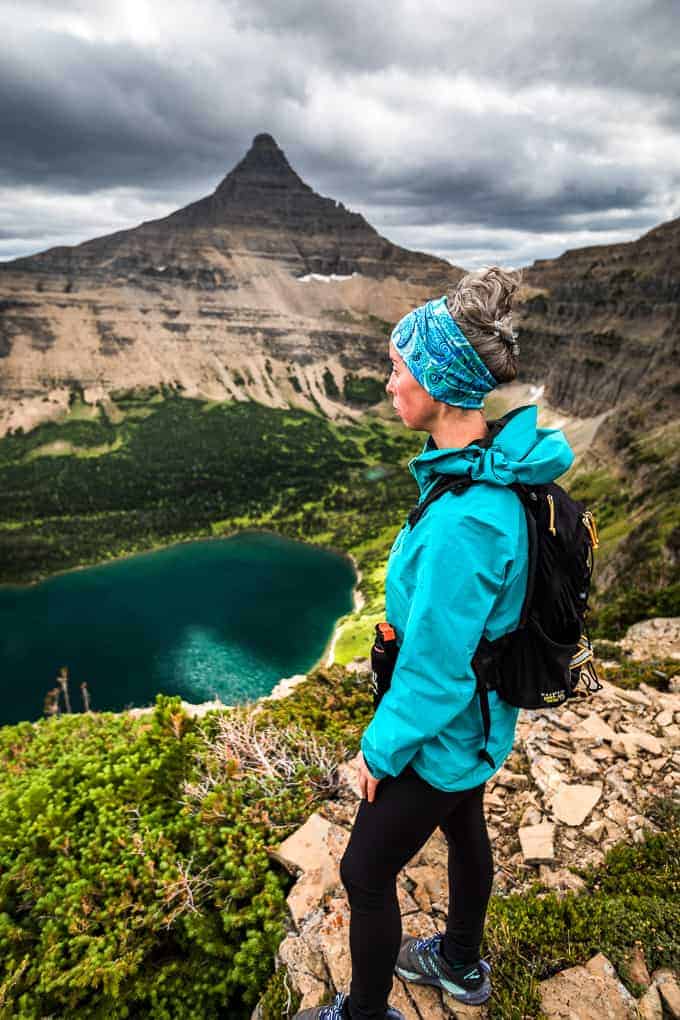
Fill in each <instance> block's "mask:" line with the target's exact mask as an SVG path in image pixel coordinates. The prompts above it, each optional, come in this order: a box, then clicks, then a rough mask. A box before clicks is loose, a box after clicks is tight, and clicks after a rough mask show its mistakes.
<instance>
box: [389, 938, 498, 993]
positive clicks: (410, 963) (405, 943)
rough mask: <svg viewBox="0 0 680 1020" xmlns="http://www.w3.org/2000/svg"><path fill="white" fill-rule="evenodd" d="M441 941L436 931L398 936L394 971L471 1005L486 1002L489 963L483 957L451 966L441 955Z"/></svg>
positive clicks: (416, 982)
mask: <svg viewBox="0 0 680 1020" xmlns="http://www.w3.org/2000/svg"><path fill="white" fill-rule="evenodd" d="M441 944H442V935H441V933H440V932H437V934H436V935H432V936H430V938H428V939H414V938H410V937H408V936H407V937H406V938H404V939H402V942H401V949H400V950H399V957H398V959H397V965H396V967H395V968H394V969H395V971H396V973H397V974H398V975H399V977H400V978H403V979H404V980H405V981H413V982H414V983H415V984H418V985H434V986H435V988H442V989H443V990H444V991H445V992H448V993H449V995H452V996H453V997H454V999H458V1001H459V1002H466V1003H468V1004H469V1005H471V1006H479V1005H481V1003H482V1002H486V1000H487V999H488V998H489V996H490V995H491V981H490V980H489V974H490V973H491V967H490V966H489V964H488V963H487V962H486V960H479V962H478V963H467V964H461V965H460V966H459V967H458V966H457V967H452V966H451V964H450V963H448V962H447V961H446V960H445V959H444V957H443V956H442V951H441Z"/></svg>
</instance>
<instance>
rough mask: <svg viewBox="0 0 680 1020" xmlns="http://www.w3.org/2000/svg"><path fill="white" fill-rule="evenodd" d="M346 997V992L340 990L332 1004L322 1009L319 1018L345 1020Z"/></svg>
mask: <svg viewBox="0 0 680 1020" xmlns="http://www.w3.org/2000/svg"><path fill="white" fill-rule="evenodd" d="M346 998H347V996H346V995H345V994H344V992H338V994H337V995H336V996H335V998H334V999H333V1002H332V1003H331V1004H330V1006H326V1008H325V1009H322V1010H321V1012H320V1013H319V1020H344V1016H345V999H346Z"/></svg>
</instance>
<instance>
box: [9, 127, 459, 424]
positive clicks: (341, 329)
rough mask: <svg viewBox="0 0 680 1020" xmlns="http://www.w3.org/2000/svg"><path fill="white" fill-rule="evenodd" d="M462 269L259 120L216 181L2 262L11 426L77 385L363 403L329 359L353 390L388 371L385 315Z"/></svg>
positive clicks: (61, 403) (340, 407) (438, 288)
mask: <svg viewBox="0 0 680 1020" xmlns="http://www.w3.org/2000/svg"><path fill="white" fill-rule="evenodd" d="M461 273H462V271H461V270H458V269H456V268H455V267H452V266H451V265H450V264H449V263H448V262H445V261H443V260H441V259H436V258H433V257H431V256H428V255H423V254H420V253H417V252H410V251H406V250H405V249H403V248H399V247H398V246H397V245H394V244H391V243H390V242H389V241H388V240H386V239H385V238H384V237H381V236H380V234H378V233H377V231H376V230H374V229H373V227H371V226H370V225H369V224H368V223H367V222H366V220H365V219H364V218H363V217H362V216H360V215H359V214H358V213H352V212H350V211H348V210H347V209H345V208H344V206H343V205H342V204H341V203H339V202H336V201H334V200H333V199H331V198H323V197H322V196H320V195H318V194H316V192H314V191H313V189H312V188H311V187H309V185H307V184H305V182H304V181H302V180H301V179H300V177H299V176H298V175H297V174H296V173H295V171H294V170H293V169H292V168H291V166H290V164H289V163H288V161H287V159H286V157H285V155H284V153H283V152H282V150H281V149H280V148H279V147H278V146H277V144H276V142H275V141H274V139H273V138H271V136H269V135H258V136H257V137H256V138H255V140H254V141H253V145H252V147H251V149H250V150H249V152H248V153H247V154H246V156H245V157H244V159H242V160H241V162H240V163H239V164H238V165H237V166H236V167H235V168H234V169H233V170H232V171H231V172H230V173H229V174H227V176H226V177H225V178H224V180H223V181H222V182H221V184H220V185H219V186H218V187H217V189H216V190H215V192H214V193H213V194H212V195H210V196H208V197H206V198H203V199H201V200H200V201H198V202H194V203H192V204H191V205H188V206H186V208H184V209H180V210H178V211H177V212H175V213H172V214H171V215H170V216H167V217H165V218H163V219H160V220H155V221H152V222H148V223H143V224H142V225H141V226H139V227H136V228H135V229H132V230H124V231H118V232H117V233H115V234H111V235H109V236H107V237H101V238H96V239H94V240H92V241H87V242H85V243H84V244H80V245H77V246H75V247H72V248H66V247H62V248H53V249H50V250H49V251H46V252H43V253H41V254H39V255H35V256H31V257H29V258H22V259H16V260H15V261H14V262H11V263H4V264H0V434H2V433H3V432H4V431H6V429H7V428H10V427H16V426H17V425H22V426H23V427H30V426H31V425H33V424H35V423H36V422H37V421H40V420H42V419H44V418H48V417H51V416H53V415H54V414H55V413H57V412H58V411H60V410H61V409H63V408H64V407H66V406H67V404H68V399H69V394H70V392H71V390H72V389H73V387H74V386H77V387H82V389H83V390H84V393H85V398H86V399H87V400H89V401H94V400H105V399H106V396H107V393H109V392H110V391H111V390H113V389H120V388H128V387H139V386H160V385H161V384H164V385H166V386H175V387H178V388H181V389H182V390H183V392H185V394H186V395H188V396H191V395H196V396H204V397H208V398H212V399H237V400H247V399H255V400H259V401H260V402H262V403H265V404H269V405H271V406H278V407H285V406H287V405H291V404H292V405H297V406H301V407H304V408H306V409H309V410H311V409H313V408H315V407H320V408H321V409H322V411H324V412H325V413H326V414H328V415H330V416H331V417H337V416H339V415H348V414H349V415H350V416H351V414H352V411H351V409H348V408H347V407H346V405H344V404H343V402H342V401H341V400H339V401H338V400H334V399H331V398H329V392H330V393H331V394H332V393H333V392H334V388H333V386H332V385H331V386H330V387H329V386H328V385H324V381H323V380H324V375H325V373H327V372H330V373H331V376H332V377H333V380H334V382H335V384H336V387H337V389H338V390H339V391H340V392H341V391H342V383H343V379H344V377H345V375H346V374H347V373H350V372H351V373H354V374H358V375H361V374H373V375H375V374H381V375H382V374H383V367H384V361H385V360H386V356H385V323H387V322H393V321H394V320H395V319H396V318H398V317H399V316H400V315H402V314H403V313H404V312H405V311H406V310H407V309H408V308H409V307H411V306H412V305H413V304H416V303H419V302H421V301H423V300H425V299H426V298H428V297H429V296H431V295H432V294H433V293H441V292H442V288H445V287H446V286H447V285H450V284H451V283H452V282H455V280H456V279H458V278H459V277H460V275H461ZM292 366H295V375H296V379H297V381H298V386H294V385H292V383H291V380H290V376H291V367H292ZM326 379H328V376H326Z"/></svg>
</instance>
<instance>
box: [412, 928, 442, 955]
mask: <svg viewBox="0 0 680 1020" xmlns="http://www.w3.org/2000/svg"><path fill="white" fill-rule="evenodd" d="M441 940H442V933H441V932H440V931H438V932H437V933H436V934H435V935H430V936H429V937H428V938H426V939H416V943H415V948H416V949H417V950H418V951H419V952H423V951H424V952H426V953H429V952H432V951H433V950H435V949H438V948H439V944H440V942H441Z"/></svg>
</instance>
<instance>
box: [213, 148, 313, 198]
mask: <svg viewBox="0 0 680 1020" xmlns="http://www.w3.org/2000/svg"><path fill="white" fill-rule="evenodd" d="M254 192H260V193H262V192H264V193H265V194H266V193H269V194H270V196H271V197H273V198H276V199H278V200H279V201H280V200H281V199H282V198H283V195H284V193H287V192H303V193H304V194H307V195H309V194H314V192H313V191H312V189H311V188H310V187H309V185H308V184H305V182H304V181H303V180H302V178H300V177H298V175H297V174H296V173H295V171H294V170H293V168H292V166H291V165H290V163H289V162H288V160H287V159H286V154H285V153H284V151H283V149H280V148H279V146H278V145H277V144H276V142H275V141H274V139H273V138H272V136H271V135H267V134H262V135H255V137H254V138H253V144H252V145H251V146H250V148H249V149H248V151H247V153H246V154H245V156H244V157H243V159H242V160H241V162H240V163H237V164H236V166H235V167H234V169H233V170H231V171H230V172H229V173H228V174H227V176H226V177H225V178H224V180H223V181H222V183H221V184H219V185H218V187H217V188H216V189H215V193H214V196H213V197H214V199H215V200H216V202H218V203H220V204H223V205H233V204H237V205H238V204H245V205H250V204H251V203H252V199H253V193H254ZM258 198H259V199H261V198H262V195H261V194H260V195H259V196H258Z"/></svg>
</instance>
